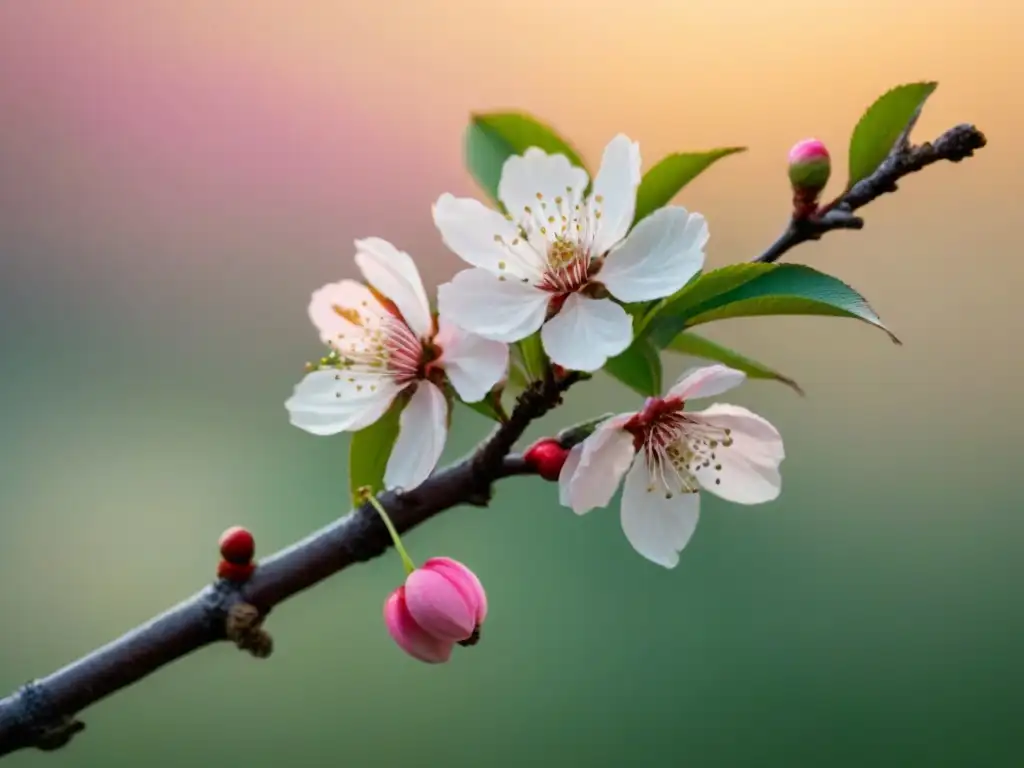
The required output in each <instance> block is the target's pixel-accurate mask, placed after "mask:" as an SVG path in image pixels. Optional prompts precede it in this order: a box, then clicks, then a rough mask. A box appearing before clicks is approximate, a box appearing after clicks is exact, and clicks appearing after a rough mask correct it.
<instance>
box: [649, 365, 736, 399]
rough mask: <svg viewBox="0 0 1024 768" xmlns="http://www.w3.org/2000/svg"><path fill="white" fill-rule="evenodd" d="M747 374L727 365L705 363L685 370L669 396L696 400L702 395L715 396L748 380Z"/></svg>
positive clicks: (669, 392)
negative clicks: (699, 366)
mask: <svg viewBox="0 0 1024 768" xmlns="http://www.w3.org/2000/svg"><path fill="white" fill-rule="evenodd" d="M746 378H747V374H745V373H744V372H743V371H737V370H736V369H735V368H729V367H728V366H725V365H719V364H715V365H705V366H703V367H701V368H690V369H688V370H686V371H684V372H683V375H682V376H680V377H679V381H677V382H676V383H675V384H674V385H673V386H672V388H671V389H670V390H669V391H668V395H669V397H678V398H681V399H683V400H696V399H698V398H701V397H714V396H715V395H720V394H722V393H723V392H728V391H729V390H730V389H732V388H733V387H738V386H739V385H740V384H742V383H743V382H744V380H746Z"/></svg>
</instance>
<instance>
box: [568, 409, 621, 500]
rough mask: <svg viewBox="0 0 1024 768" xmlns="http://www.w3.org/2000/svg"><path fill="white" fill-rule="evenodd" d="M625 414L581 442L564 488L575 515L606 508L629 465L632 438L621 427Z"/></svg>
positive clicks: (610, 421) (603, 425)
mask: <svg viewBox="0 0 1024 768" xmlns="http://www.w3.org/2000/svg"><path fill="white" fill-rule="evenodd" d="M629 415H632V414H629ZM629 415H625V416H617V417H613V418H611V419H609V420H608V421H606V422H604V423H603V424H602V425H601V426H600V427H598V428H597V429H596V430H594V433H593V434H592V435H591V436H590V437H588V438H587V439H586V440H584V441H583V443H582V446H583V447H582V449H581V451H580V457H579V463H578V465H577V466H576V471H575V472H574V473H573V475H572V479H571V480H569V489H568V498H569V501H570V506H571V507H572V510H573V512H575V513H576V514H577V515H583V514H586V513H587V512H589V511H590V510H592V509H594V508H595V507H606V506H608V503H609V502H610V501H611V500H612V496H614V495H615V491H616V489H617V488H618V487H619V482H620V481H621V480H622V476H623V475H625V474H626V472H627V471H628V470H629V466H630V464H632V463H633V458H634V457H635V456H636V450H635V448H634V447H633V435H631V434H630V433H629V432H627V431H625V430H624V429H622V428H621V425H622V424H623V423H624V421H625V419H627V418H628V417H629ZM566 463H568V462H566Z"/></svg>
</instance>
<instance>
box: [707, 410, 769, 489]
mask: <svg viewBox="0 0 1024 768" xmlns="http://www.w3.org/2000/svg"><path fill="white" fill-rule="evenodd" d="M690 417H691V418H693V419H695V420H697V419H699V420H701V421H703V422H705V423H707V424H711V425H712V426H714V427H717V428H719V429H728V430H730V434H729V437H730V438H731V439H732V444H731V445H725V444H719V445H718V446H717V447H716V448H715V459H716V461H717V465H716V467H721V469H717V471H715V472H705V471H701V472H697V473H695V476H696V477H697V479H698V480H699V481H700V483H701V485H702V486H704V487H705V488H706V489H708V490H709V491H711V492H712V493H714V494H716V495H718V496H721V497H722V498H723V499H726V500H727V501H732V502H736V503H737V504H762V503H764V502H766V501H772V500H773V499H775V498H777V497H778V495H779V493H780V492H781V490H782V476H781V475H780V474H779V464H781V463H782V460H783V459H784V458H786V451H785V449H784V448H783V445H782V436H781V435H779V432H778V430H777V429H775V427H773V426H772V425H771V424H770V423H768V421H766V420H765V419H762V418H761V417H760V416H758V415H757V414H754V413H751V412H750V411H748V410H747V409H746V408H741V407H740V406H738V405H726V404H724V403H715V404H714V405H712V406H710V407H708V408H706V409H705V410H703V411H697V412H695V413H691V414H690Z"/></svg>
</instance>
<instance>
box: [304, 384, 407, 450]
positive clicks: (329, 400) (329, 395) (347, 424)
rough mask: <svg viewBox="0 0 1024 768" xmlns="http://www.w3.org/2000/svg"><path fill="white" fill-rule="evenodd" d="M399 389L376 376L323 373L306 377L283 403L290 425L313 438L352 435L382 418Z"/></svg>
mask: <svg viewBox="0 0 1024 768" xmlns="http://www.w3.org/2000/svg"><path fill="white" fill-rule="evenodd" d="M399 391H400V388H399V387H397V386H395V384H394V383H392V382H391V381H390V380H388V379H384V378H381V377H379V376H366V375H361V376H353V375H351V374H350V373H348V372H345V371H338V370H334V369H325V370H320V371H312V372H311V373H308V374H306V376H305V378H303V379H302V381H300V382H299V383H298V384H297V385H296V386H295V392H294V393H293V394H292V396H291V397H290V398H288V399H287V400H286V401H285V404H284V406H285V408H287V409H288V414H289V417H290V418H289V421H290V422H291V423H292V424H294V425H295V426H296V427H299V429H304V430H305V431H306V432H310V433H312V434H314V435H335V434H337V433H338V432H354V431H356V430H359V429H362V428H363V427H367V426H369V425H370V424H373V423H374V422H375V421H377V419H379V418H380V417H381V416H383V415H384V412H385V411H386V410H387V409H388V407H389V406H390V405H391V401H392V400H394V398H395V395H397V394H398V392H399Z"/></svg>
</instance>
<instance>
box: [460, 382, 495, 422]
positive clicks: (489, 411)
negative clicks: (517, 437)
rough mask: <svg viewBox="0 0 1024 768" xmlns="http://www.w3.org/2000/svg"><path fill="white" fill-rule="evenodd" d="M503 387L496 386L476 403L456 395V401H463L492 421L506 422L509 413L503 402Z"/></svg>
mask: <svg viewBox="0 0 1024 768" xmlns="http://www.w3.org/2000/svg"><path fill="white" fill-rule="evenodd" d="M501 396H502V388H501V387H495V388H494V389H492V390H491V391H490V392H489V393H488V394H487V397H485V398H484V399H483V400H480V401H479V402H476V403H467V402H466V401H465V400H463V399H461V398H460V397H458V396H456V397H455V400H456V402H459V403H462V404H463V405H464V406H466V407H467V408H469V409H470V410H473V411H476V412H477V413H479V414H480V415H481V416H484V417H486V418H488V419H490V420H491V421H497V422H505V421H508V415H507V414H506V413H505V409H504V408H503V407H502V404H501Z"/></svg>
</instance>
